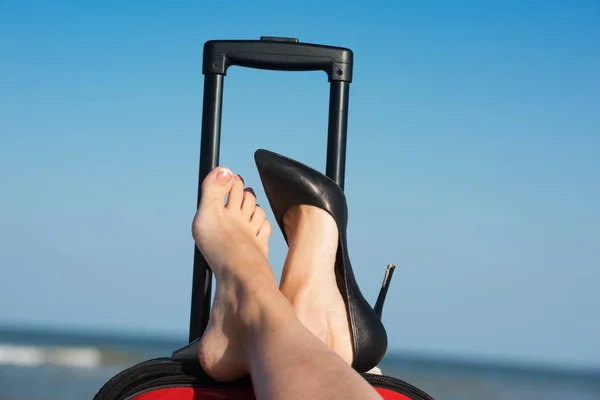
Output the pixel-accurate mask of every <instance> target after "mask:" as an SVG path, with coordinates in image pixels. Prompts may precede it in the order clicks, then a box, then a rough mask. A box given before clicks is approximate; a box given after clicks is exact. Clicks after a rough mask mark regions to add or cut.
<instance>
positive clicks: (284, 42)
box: [189, 37, 353, 342]
mask: <svg viewBox="0 0 600 400" xmlns="http://www.w3.org/2000/svg"><path fill="white" fill-rule="evenodd" d="M234 65H237V66H241V67H246V68H257V69H268V70H278V71H324V72H325V73H326V74H327V77H328V81H329V82H330V93H329V126H328V133H327V163H326V172H325V173H326V175H327V176H328V177H330V178H331V179H333V180H334V181H335V182H336V183H337V184H338V185H339V186H340V187H341V188H342V189H343V188H344V173H345V165H346V131H347V124H348V95H349V88H350V83H351V82H352V65H353V53H352V50H350V49H347V48H343V47H333V46H324V45H319V44H312V43H300V42H299V41H298V39H294V38H278V37H261V39H260V40H210V41H208V42H206V43H205V44H204V54H203V64H202V73H203V74H204V100H203V106H202V137H201V140H200V171H199V176H198V198H197V204H200V197H201V192H200V187H201V184H202V181H203V180H204V178H205V177H206V175H208V173H209V172H210V171H212V170H213V169H214V168H215V167H217V166H218V164H219V152H220V138H221V112H222V102H223V80H224V77H225V75H226V74H227V69H228V68H229V67H230V66H234ZM211 286H212V274H211V271H210V269H209V268H208V265H207V263H206V260H204V257H203V256H202V253H200V251H199V250H198V248H197V247H194V273H193V282H192V305H191V313H190V314H191V315H190V332H189V341H190V342H192V341H194V340H196V339H197V338H199V337H200V336H202V334H203V332H204V330H205V329H206V326H207V324H208V317H209V315H210V297H211Z"/></svg>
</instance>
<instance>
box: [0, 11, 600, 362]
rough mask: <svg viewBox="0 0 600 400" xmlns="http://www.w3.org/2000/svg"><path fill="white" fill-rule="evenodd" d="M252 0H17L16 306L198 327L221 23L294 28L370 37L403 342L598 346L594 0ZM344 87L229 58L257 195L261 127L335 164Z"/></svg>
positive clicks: (8, 78) (4, 39)
mask: <svg viewBox="0 0 600 400" xmlns="http://www.w3.org/2000/svg"><path fill="white" fill-rule="evenodd" d="M174 3H176V4H174ZM253 3H256V4H254V5H253V6H249V5H248V4H247V2H241V1H239V2H228V3H227V5H225V6H223V5H222V6H217V3H216V2H203V3H199V2H191V1H190V2H187V1H181V2H172V3H171V4H169V5H168V6H167V5H166V3H164V2H157V1H144V2H142V1H129V2H117V1H112V2H98V1H88V2H75V1H62V2H59V3H58V2H53V3H49V2H31V1H3V2H1V3H0V21H1V23H0V54H1V56H0V57H1V61H0V243H1V244H0V270H1V272H2V279H0V324H2V325H8V324H26V325H39V326H51V327H67V328H76V329H92V330H102V331H116V332H140V333H141V332H143V333H146V334H159V335H170V336H179V337H185V336H186V335H187V328H188V327H187V324H188V315H189V298H190V289H191V265H192V255H193V252H192V250H193V241H192V239H191V236H190V224H191V220H192V217H193V214H194V211H195V210H194V207H195V198H196V179H197V168H198V155H199V140H200V124H201V107H202V85H203V75H202V73H201V61H202V45H203V43H204V42H205V41H206V40H210V39H254V38H258V37H260V36H261V35H273V36H292V37H298V38H300V40H301V41H305V42H314V43H322V44H331V45H340V46H346V47H350V48H351V49H352V50H354V52H355V75H354V83H353V84H352V85H351V89H350V110H351V112H350V118H349V131H348V134H349V136H348V165H347V177H346V192H347V194H348V202H349V207H350V221H349V246H350V252H351V257H352V260H353V264H354V266H355V267H354V268H355V269H356V275H357V277H358V279H359V283H360V284H361V287H362V288H363V290H364V292H365V295H366V296H367V297H368V298H369V299H371V300H372V301H374V300H375V298H376V295H377V291H378V289H379V285H380V282H381V278H382V276H383V273H384V269H385V265H386V264H387V263H390V262H392V263H395V264H397V266H398V269H397V272H396V274H395V277H394V282H393V285H392V288H391V291H390V294H389V296H388V301H387V307H386V309H385V310H384V322H385V323H386V325H387V327H388V331H389V335H390V349H391V351H394V350H397V351H414V352H428V353H434V354H444V355H453V354H458V355H464V356H472V357H493V358H500V359H508V360H520V361H533V362H549V363H556V364H569V365H580V366H596V367H598V366H600V342H599V339H598V338H600V319H599V318H598V307H599V306H600V292H599V291H598V282H599V281H600V268H599V267H600V263H599V261H598V260H599V257H600V179H599V175H600V156H599V154H600V112H599V111H598V110H600V78H599V75H598V71H600V47H598V45H597V44H598V43H599V41H600V6H599V5H598V3H597V2H595V1H573V2H565V1H525V2H521V1H504V2H480V1H458V2H452V4H450V2H427V3H426V2H417V1H410V2H409V1H405V2H392V1H388V2H380V3H378V5H377V6H373V4H372V3H368V2H362V3H357V4H356V5H355V4H348V3H347V2H340V1H333V2H331V1H330V2H325V3H318V2H316V1H304V2H299V3H296V4H293V5H292V3H281V2H267V1H261V2H253ZM327 96H328V85H327V82H326V78H325V74H323V73H320V72H315V73H296V74H293V73H283V72H266V71H256V70H246V69H240V68H232V69H231V70H230V72H229V73H228V76H227V78H226V80H225V102H224V114H223V136H222V149H223V151H222V153H221V161H222V163H223V164H226V165H228V166H230V167H232V168H233V169H234V170H235V171H236V172H239V173H241V174H242V175H243V176H244V178H245V180H246V182H247V183H248V184H250V185H252V186H254V187H255V188H256V189H257V194H258V196H259V203H260V202H262V203H264V204H265V205H266V204H267V203H266V199H265V198H264V193H263V191H262V189H261V188H260V183H259V180H258V175H257V173H256V170H255V167H254V164H253V158H252V155H253V152H254V150H256V149H257V148H267V149H270V150H273V151H277V152H280V153H283V154H285V155H287V156H290V157H293V158H296V159H298V160H300V161H303V162H306V163H308V164H311V165H313V166H315V167H317V168H319V169H323V168H324V165H325V164H324V160H325V143H326V139H325V131H326V126H327V125H326V122H327V104H328V103H327V101H328V100H327ZM270 218H272V216H271V215H270ZM271 247H272V257H271V262H272V264H273V266H274V269H275V271H276V274H277V275H278V276H279V274H280V271H281V264H282V262H283V259H284V256H285V250H286V249H285V246H284V241H283V239H282V237H281V235H280V233H279V232H277V231H276V232H275V234H274V236H273V239H272V241H271Z"/></svg>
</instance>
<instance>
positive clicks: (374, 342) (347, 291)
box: [254, 149, 393, 372]
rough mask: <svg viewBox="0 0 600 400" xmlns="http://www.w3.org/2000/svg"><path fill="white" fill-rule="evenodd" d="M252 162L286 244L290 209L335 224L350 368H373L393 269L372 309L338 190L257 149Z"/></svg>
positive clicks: (383, 343)
mask: <svg viewBox="0 0 600 400" xmlns="http://www.w3.org/2000/svg"><path fill="white" fill-rule="evenodd" d="M254 159H255V162H256V166H257V169H258V173H259V175H260V179H261V181H262V184H263V187H264V189H265V193H266V195H267V198H268V200H269V204H270V206H271V209H272V210H273V213H274V215H275V218H276V220H277V224H278V225H279V227H280V229H281V231H282V232H283V236H284V238H285V240H286V242H287V236H286V234H285V229H284V226H283V215H284V213H285V212H286V211H287V210H288V209H289V208H290V207H292V206H295V205H301V204H305V205H311V206H315V207H318V208H320V209H322V210H325V211H327V212H328V213H329V214H331V216H332V217H333V219H334V220H335V222H336V224H337V226H338V232H339V241H338V249H337V255H336V261H335V273H336V278H337V285H338V288H339V290H340V293H341V295H342V298H343V299H344V303H345V305H346V310H347V312H348V322H349V325H350V333H351V337H352V348H353V352H354V356H353V361H352V367H353V368H354V369H355V370H357V371H358V372H366V371H369V370H370V369H372V368H373V367H375V366H376V365H377V364H378V363H379V362H380V361H381V359H382V358H383V356H384V355H385V352H386V350H387V334H386V331H385V328H384V326H383V323H382V322H381V312H382V309H383V303H384V301H385V297H386V294H387V290H388V287H389V283H390V279H391V276H392V273H393V266H388V270H387V271H386V276H385V278H384V281H383V284H382V287H381V292H380V294H379V298H378V299H377V304H376V308H375V310H374V309H373V308H371V306H370V305H369V303H368V302H367V301H366V300H365V298H364V297H363V295H362V293H361V291H360V289H359V288H358V284H357V283H356V280H355V278H354V272H353V271H352V265H351V264H350V258H349V256H348V249H347V239H346V227H347V224H348V208H347V204H346V196H345V195H344V192H343V191H342V189H341V188H340V187H339V186H338V185H337V184H336V183H335V182H334V181H333V180H331V179H330V178H329V177H327V176H326V175H324V174H322V173H320V172H318V171H316V170H314V169H312V168H310V167H308V166H307V165H304V164H302V163H299V162H298V161H295V160H292V159H290V158H287V157H284V156H282V155H280V154H277V153H273V152H271V151H268V150H262V149H261V150H257V151H256V153H255V154H254Z"/></svg>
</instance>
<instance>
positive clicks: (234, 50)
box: [202, 36, 353, 82]
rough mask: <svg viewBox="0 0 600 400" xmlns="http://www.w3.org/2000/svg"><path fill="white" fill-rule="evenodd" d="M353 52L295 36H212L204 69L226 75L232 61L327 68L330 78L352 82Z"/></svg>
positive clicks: (289, 67) (260, 65) (276, 67)
mask: <svg viewBox="0 0 600 400" xmlns="http://www.w3.org/2000/svg"><path fill="white" fill-rule="evenodd" d="M352 62H353V54H352V51H351V50H349V49H345V48H343V47H333V46H323V45H319V44H311V43H299V42H298V39H294V38H276V37H268V36H263V37H261V38H260V40H210V41H208V42H206V43H205V44H204V57H203V63H202V73H204V74H221V75H226V73H227V68H229V67H230V66H232V65H237V66H240V67H247V68H258V69H270V70H279V71H319V70H320V71H325V73H327V76H328V78H329V81H330V82H331V81H344V82H352Z"/></svg>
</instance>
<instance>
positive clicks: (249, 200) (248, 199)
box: [242, 188, 256, 219]
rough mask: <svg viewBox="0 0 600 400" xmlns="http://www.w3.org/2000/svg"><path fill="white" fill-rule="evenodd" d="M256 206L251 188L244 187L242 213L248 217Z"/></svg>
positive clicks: (254, 195)
mask: <svg viewBox="0 0 600 400" xmlns="http://www.w3.org/2000/svg"><path fill="white" fill-rule="evenodd" d="M255 207H256V194H255V193H254V190H253V189H252V188H246V189H244V200H243V202H242V213H243V214H244V217H245V218H248V219H250V217H251V216H252V213H253V212H254V208H255Z"/></svg>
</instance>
